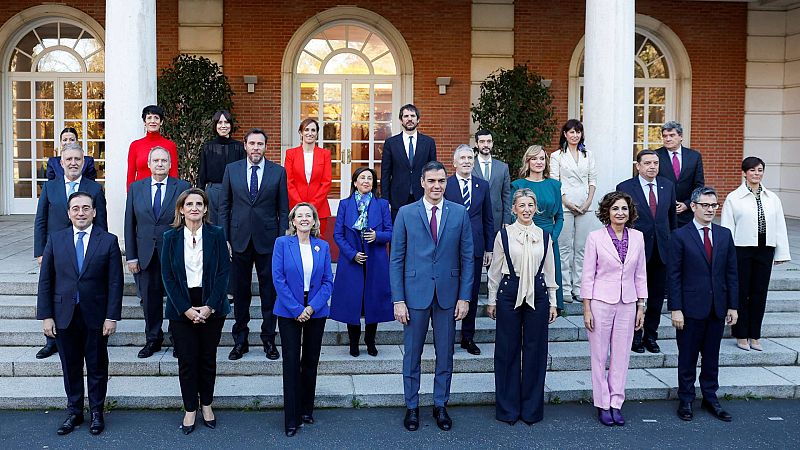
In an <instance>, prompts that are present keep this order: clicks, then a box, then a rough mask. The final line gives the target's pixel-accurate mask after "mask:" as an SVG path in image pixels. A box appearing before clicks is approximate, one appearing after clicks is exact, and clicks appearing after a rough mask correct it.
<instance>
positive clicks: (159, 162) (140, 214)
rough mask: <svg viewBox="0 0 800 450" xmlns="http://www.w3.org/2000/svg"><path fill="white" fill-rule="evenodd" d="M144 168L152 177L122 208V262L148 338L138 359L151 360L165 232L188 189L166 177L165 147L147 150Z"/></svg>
mask: <svg viewBox="0 0 800 450" xmlns="http://www.w3.org/2000/svg"><path fill="white" fill-rule="evenodd" d="M147 167H149V168H150V173H151V176H149V177H147V178H144V179H141V180H139V181H137V182H135V183H133V184H131V186H130V188H129V189H128V201H127V203H126V205H125V259H126V260H127V261H128V270H130V272H131V273H132V274H134V275H136V277H137V282H138V283H139V291H140V292H141V294H142V307H143V308H144V332H145V336H146V337H147V343H145V345H144V347H143V348H142V349H141V350H140V351H139V355H138V357H139V358H149V357H151V356H153V354H154V353H155V352H157V351H159V350H161V343H162V341H163V340H164V332H163V331H162V330H161V327H162V325H163V322H164V282H163V281H162V280H161V259H160V258H159V254H160V253H161V245H162V243H163V242H164V232H165V231H167V230H169V229H170V228H172V221H173V220H175V202H176V201H177V200H178V196H179V195H180V194H181V193H182V192H183V191H185V190H186V189H189V187H190V186H189V183H188V182H186V181H184V180H179V179H177V178H172V177H169V176H168V174H169V169H170V167H172V161H171V160H170V155H169V152H168V151H167V149H165V148H164V147H153V148H152V149H151V150H150V154H149V155H148V157H147Z"/></svg>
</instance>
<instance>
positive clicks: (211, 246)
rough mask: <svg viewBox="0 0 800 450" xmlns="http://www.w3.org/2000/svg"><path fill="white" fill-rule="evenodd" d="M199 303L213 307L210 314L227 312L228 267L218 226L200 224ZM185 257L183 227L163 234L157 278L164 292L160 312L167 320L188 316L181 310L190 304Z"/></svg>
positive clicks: (228, 258) (225, 248) (227, 259)
mask: <svg viewBox="0 0 800 450" xmlns="http://www.w3.org/2000/svg"><path fill="white" fill-rule="evenodd" d="M202 242H203V305H205V306H209V307H211V309H213V310H214V314H213V315H212V317H225V316H227V315H228V313H230V312H231V304H230V302H229V301H228V275H229V273H230V269H231V260H230V255H229V254H228V244H227V242H226V241H225V234H224V232H223V231H222V228H221V227H218V226H215V225H211V224H205V225H203V239H202ZM185 263H186V260H185V259H184V255H183V227H181V228H177V229H176V228H170V229H169V230H167V231H166V232H165V233H164V246H163V247H162V248H161V277H162V279H163V280H164V291H166V293H167V306H166V309H165V310H164V315H165V316H166V318H167V319H169V320H183V321H186V322H189V319H188V318H187V317H186V316H184V315H183V313H184V312H185V311H186V310H187V309H189V308H190V307H191V306H192V301H191V299H190V298H189V287H188V284H187V282H186V266H185Z"/></svg>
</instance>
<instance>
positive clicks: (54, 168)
mask: <svg viewBox="0 0 800 450" xmlns="http://www.w3.org/2000/svg"><path fill="white" fill-rule="evenodd" d="M81 175H82V176H84V177H86V178H88V179H90V180H96V179H97V169H95V167H94V158H92V157H91V156H84V157H83V169H82V170H81ZM46 176H47V179H48V180H55V179H56V178H58V177H63V176H64V168H63V167H61V157H60V156H53V157H52V158H49V159H48V160H47V172H46Z"/></svg>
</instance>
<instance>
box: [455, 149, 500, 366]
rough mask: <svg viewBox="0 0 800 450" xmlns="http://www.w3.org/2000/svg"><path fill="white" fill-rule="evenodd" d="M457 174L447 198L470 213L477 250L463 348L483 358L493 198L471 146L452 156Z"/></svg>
mask: <svg viewBox="0 0 800 450" xmlns="http://www.w3.org/2000/svg"><path fill="white" fill-rule="evenodd" d="M453 165H454V166H455V168H456V173H455V175H451V176H450V177H448V178H447V188H446V189H445V191H444V198H445V199H447V200H450V201H451V202H453V203H458V204H460V205H463V206H464V207H465V208H466V209H467V213H468V214H469V221H470V225H471V227H472V246H473V250H474V256H475V261H474V266H475V270H474V276H473V278H472V295H471V296H470V302H469V312H468V313H467V315H466V317H464V320H463V321H462V322H461V348H463V349H465V350H467V352H469V353H470V354H472V355H480V354H481V349H480V348H478V346H477V345H475V341H474V339H473V338H474V337H475V315H476V314H477V312H478V291H479V290H480V286H481V272H482V271H483V267H484V266H488V265H489V263H490V262H491V261H492V247H494V224H493V220H492V199H491V195H490V193H489V183H488V182H487V181H486V180H483V179H481V178H478V177H474V176H472V169H473V167H474V166H475V154H474V153H473V151H472V147H470V146H469V145H466V144H461V145H459V146H458V148H456V151H455V153H453Z"/></svg>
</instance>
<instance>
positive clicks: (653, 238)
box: [617, 150, 677, 353]
mask: <svg viewBox="0 0 800 450" xmlns="http://www.w3.org/2000/svg"><path fill="white" fill-rule="evenodd" d="M658 166H659V160H658V155H657V154H656V152H654V151H653V150H642V151H640V152H639V153H638V154H637V155H636V170H637V171H639V175H637V176H635V177H633V178H631V179H630V180H625V181H623V182H622V183H620V184H618V185H617V190H618V191H622V192H626V193H628V194H629V195H630V196H631V197H632V198H633V204H634V205H635V207H636V212H637V213H638V215H639V220H637V221H636V223H634V225H633V227H634V228H636V229H637V230H639V231H641V232H642V234H644V252H645V257H646V258H647V309H646V310H645V313H644V329H643V330H638V331H635V332H634V334H633V344H632V346H631V350H633V351H634V352H636V353H644V349H645V348H647V351H649V352H650V353H659V352H661V348H659V346H658V343H657V342H656V340H657V339H658V325H659V324H660V321H661V308H662V307H663V306H664V288H665V283H666V279H667V266H666V265H665V264H666V262H667V255H668V254H669V235H670V233H672V230H674V229H675V228H676V226H677V223H676V217H675V186H674V185H673V184H672V183H671V182H670V181H669V180H667V179H666V178H664V177H660V176H657V175H658Z"/></svg>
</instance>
